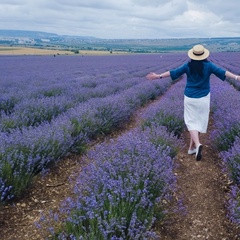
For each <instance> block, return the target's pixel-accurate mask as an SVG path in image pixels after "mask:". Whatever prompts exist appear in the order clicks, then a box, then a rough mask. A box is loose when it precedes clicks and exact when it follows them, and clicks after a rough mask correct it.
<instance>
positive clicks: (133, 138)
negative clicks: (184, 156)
mask: <svg viewBox="0 0 240 240" xmlns="http://www.w3.org/2000/svg"><path fill="white" fill-rule="evenodd" d="M184 84H185V82H184V81H181V82H178V83H176V84H175V85H174V86H172V88H171V90H170V91H168V92H167V94H165V95H164V96H163V98H162V99H161V101H159V102H158V104H157V105H155V106H154V107H150V108H149V109H147V111H146V113H145V114H143V115H142V117H143V119H142V121H143V125H142V126H140V127H138V128H136V129H134V130H132V131H130V132H128V133H127V134H124V135H122V136H120V137H119V138H118V139H117V140H111V141H110V143H109V142H104V143H102V144H99V145H97V146H96V148H95V149H94V150H91V151H89V152H88V153H87V156H86V159H87V161H88V162H90V164H89V165H88V166H87V167H85V168H84V169H83V171H82V172H81V173H80V175H79V177H78V178H77V181H76V184H75V191H74V194H75V196H74V197H73V198H68V199H67V200H66V202H65V205H64V206H63V207H62V209H61V211H60V212H61V214H60V215H58V214H55V213H54V214H53V216H54V217H50V218H49V217H48V218H45V217H43V218H42V222H41V223H40V225H41V227H44V226H47V227H49V231H50V234H51V235H52V238H53V239H90V238H91V239H148V238H155V237H156V233H155V232H154V231H153V230H152V226H153V223H154V222H155V221H162V220H163V219H164V216H165V214H166V206H167V205H166V203H167V202H169V201H171V193H173V192H174V188H175V180H176V179H175V175H174V171H173V170H174V158H175V156H176V154H177V152H178V151H179V150H180V148H181V147H182V146H183V143H182V142H181V140H179V138H178V137H177V136H176V135H174V132H175V131H172V129H175V127H173V128H170V127H168V126H163V125H165V124H163V125H161V124H162V123H164V122H165V121H163V122H161V121H159V119H160V118H159V117H158V113H159V112H161V111H163V112H164V113H168V115H169V116H170V115H171V117H172V118H174V117H177V119H178V120H179V122H177V120H176V121H175V123H172V124H171V126H173V125H176V126H177V125H179V123H180V124H182V118H183V110H180V111H175V110H177V109H179V105H178V103H179V98H180V99H181V98H182V96H183V86H184ZM175 106H178V107H175ZM169 107H174V109H173V111H170V110H169ZM180 108H181V107H180ZM150 113H151V114H150ZM149 114H150V115H149ZM179 134H180V132H179V131H177V135H179ZM62 216H65V217H64V220H63V218H62ZM59 222H61V223H60V225H59ZM54 226H57V228H54Z"/></svg>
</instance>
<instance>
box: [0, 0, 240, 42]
mask: <svg viewBox="0 0 240 240" xmlns="http://www.w3.org/2000/svg"><path fill="white" fill-rule="evenodd" d="M238 5H239V2H238V1H237V0H232V1H227V2H222V1H221V0H212V1H208V0H201V1H200V2H199V1H198V0H170V1H169V0H148V1H145V0H121V1H120V0H119V1H113V0H102V1H99V0H88V1H84V0H68V1H66V0H51V1H49V0H34V1H32V0H2V1H1V3H0V21H1V26H2V27H1V28H2V29H23V30H37V31H47V32H54V33H58V34H70V35H85V36H95V37H100V38H168V37H169V38H171V37H221V36H229V37H232V36H239V31H238V29H239V27H240V17H239V13H238V12H239V10H238V9H239V8H238Z"/></svg>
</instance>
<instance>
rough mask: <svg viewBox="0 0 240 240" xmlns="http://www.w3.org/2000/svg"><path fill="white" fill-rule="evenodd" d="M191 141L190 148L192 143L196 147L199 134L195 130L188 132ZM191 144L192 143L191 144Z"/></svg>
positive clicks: (198, 142)
mask: <svg viewBox="0 0 240 240" xmlns="http://www.w3.org/2000/svg"><path fill="white" fill-rule="evenodd" d="M189 132H190V135H191V140H190V146H191V147H192V145H193V143H194V144H195V146H196V147H197V146H198V145H199V144H200V141H199V132H198V131H197V130H190V131H189ZM191 142H192V143H191Z"/></svg>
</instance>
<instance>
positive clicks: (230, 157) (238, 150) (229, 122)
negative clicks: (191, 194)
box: [212, 79, 240, 225]
mask: <svg viewBox="0 0 240 240" xmlns="http://www.w3.org/2000/svg"><path fill="white" fill-rule="evenodd" d="M219 84H220V83H219V80H216V79H214V81H213V87H212V102H213V106H212V109H213V117H214V121H215V126H216V129H215V130H214V131H213V132H212V139H213V142H214V144H215V146H216V147H217V149H218V151H219V152H220V156H221V158H222V159H223V162H224V171H225V172H226V173H227V174H228V176H229V178H230V180H231V181H232V182H233V185H232V186H231V193H230V196H229V202H228V210H229V214H228V215H229V218H230V219H231V220H232V221H233V222H234V223H236V224H238V225H240V210H239V205H240V188H239V186H240V185H239V184H240V123H239V116H240V109H239V108H238V107H237V106H240V93H239V91H236V90H235V89H234V88H233V87H232V86H230V85H229V84H228V83H221V85H219ZM235 106H236V107H235Z"/></svg>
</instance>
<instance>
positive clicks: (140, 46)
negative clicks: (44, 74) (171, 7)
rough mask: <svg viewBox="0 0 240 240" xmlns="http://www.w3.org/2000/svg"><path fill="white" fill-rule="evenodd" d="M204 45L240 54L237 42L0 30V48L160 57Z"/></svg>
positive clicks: (231, 39) (238, 41) (239, 42)
mask: <svg viewBox="0 0 240 240" xmlns="http://www.w3.org/2000/svg"><path fill="white" fill-rule="evenodd" d="M199 43H201V44H204V45H205V46H207V47H208V48H209V50H211V51H240V37H238V38H230V37H229V38H227V37H224V38H221V37H220V38H178V39H176V38H173V39H100V38H96V37H92V36H80V35H79V36H78V35H77V34H76V36H71V35H58V34H55V33H48V32H41V31H25V30H0V45H4V46H19V45H21V46H27V47H37V48H39V47H40V48H50V49H53V48H55V49H56V48H57V49H64V50H66V49H67V50H70V51H74V52H75V51H76V52H79V51H81V50H97V51H110V52H112V51H118V52H119V51H124V52H133V53H158V52H173V51H175V52H176V51H186V50H188V49H189V48H191V47H192V46H193V45H195V44H199Z"/></svg>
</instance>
